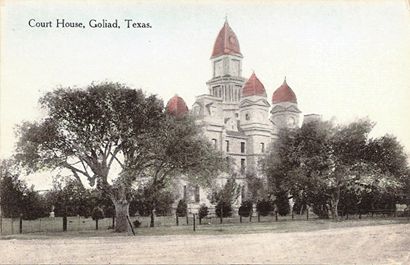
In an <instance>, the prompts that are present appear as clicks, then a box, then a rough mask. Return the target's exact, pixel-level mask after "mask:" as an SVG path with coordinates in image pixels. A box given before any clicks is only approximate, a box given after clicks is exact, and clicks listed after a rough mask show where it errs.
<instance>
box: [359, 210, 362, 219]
mask: <svg viewBox="0 0 410 265" xmlns="http://www.w3.org/2000/svg"><path fill="white" fill-rule="evenodd" d="M359 219H362V212H361V211H360V209H359Z"/></svg>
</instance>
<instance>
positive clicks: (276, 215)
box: [275, 211, 278, 222]
mask: <svg viewBox="0 0 410 265" xmlns="http://www.w3.org/2000/svg"><path fill="white" fill-rule="evenodd" d="M275 221H276V222H277V221H278V212H277V211H275Z"/></svg>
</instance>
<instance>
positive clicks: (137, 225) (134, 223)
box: [132, 220, 141, 228]
mask: <svg viewBox="0 0 410 265" xmlns="http://www.w3.org/2000/svg"><path fill="white" fill-rule="evenodd" d="M132 224H133V225H134V227H135V228H138V227H140V226H141V222H140V221H138V220H135V221H134V222H132Z"/></svg>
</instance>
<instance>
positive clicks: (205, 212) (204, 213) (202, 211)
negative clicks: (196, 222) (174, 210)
mask: <svg viewBox="0 0 410 265" xmlns="http://www.w3.org/2000/svg"><path fill="white" fill-rule="evenodd" d="M208 213H209V211H208V207H206V205H205V204H202V205H201V207H199V211H198V217H199V219H202V218H204V217H206V216H208Z"/></svg>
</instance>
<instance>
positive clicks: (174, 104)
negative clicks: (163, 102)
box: [166, 95, 188, 117]
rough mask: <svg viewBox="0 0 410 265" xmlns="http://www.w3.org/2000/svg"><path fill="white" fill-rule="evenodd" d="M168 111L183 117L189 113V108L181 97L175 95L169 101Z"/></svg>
mask: <svg viewBox="0 0 410 265" xmlns="http://www.w3.org/2000/svg"><path fill="white" fill-rule="evenodd" d="M166 111H167V112H168V113H170V114H172V115H174V116H176V117H181V116H183V115H184V114H186V113H188V107H187V106H186V104H185V101H184V100H183V99H182V98H181V97H179V96H178V95H175V96H173V97H172V98H171V99H170V100H169V101H168V103H167V107H166Z"/></svg>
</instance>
